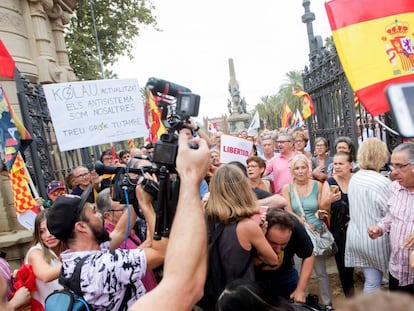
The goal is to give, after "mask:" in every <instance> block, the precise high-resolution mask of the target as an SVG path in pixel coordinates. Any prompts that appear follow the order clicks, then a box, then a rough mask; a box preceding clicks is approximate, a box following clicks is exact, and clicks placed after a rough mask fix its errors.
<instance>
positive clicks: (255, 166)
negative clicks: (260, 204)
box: [246, 156, 272, 192]
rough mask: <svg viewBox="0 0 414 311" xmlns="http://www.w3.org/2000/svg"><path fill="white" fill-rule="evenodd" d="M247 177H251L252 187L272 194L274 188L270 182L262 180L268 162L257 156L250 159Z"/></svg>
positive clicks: (248, 160) (247, 162)
mask: <svg viewBox="0 0 414 311" xmlns="http://www.w3.org/2000/svg"><path fill="white" fill-rule="evenodd" d="M246 164H247V177H249V182H250V187H251V188H253V189H255V188H259V189H262V190H264V191H267V192H271V191H272V190H271V189H272V187H271V184H270V181H269V180H267V179H262V176H263V173H264V171H265V170H266V162H265V161H264V160H263V159H262V158H261V157H257V156H253V157H249V158H248V159H247V160H246Z"/></svg>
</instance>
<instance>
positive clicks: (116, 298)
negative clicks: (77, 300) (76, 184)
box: [47, 186, 167, 310]
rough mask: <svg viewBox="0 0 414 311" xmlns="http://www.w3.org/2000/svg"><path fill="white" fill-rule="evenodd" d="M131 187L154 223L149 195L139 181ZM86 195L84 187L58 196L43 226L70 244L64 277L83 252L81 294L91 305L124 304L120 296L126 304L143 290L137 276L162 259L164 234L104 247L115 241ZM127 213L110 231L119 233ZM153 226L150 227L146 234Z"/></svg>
mask: <svg viewBox="0 0 414 311" xmlns="http://www.w3.org/2000/svg"><path fill="white" fill-rule="evenodd" d="M88 190H89V191H90V190H91V187H90V188H89V189H88ZM136 192H137V198H138V201H139V205H140V207H141V209H142V210H143V212H144V215H145V218H146V220H147V222H148V227H149V229H153V228H154V225H155V213H154V210H153V208H152V205H151V201H152V197H151V196H150V195H149V194H147V193H146V192H144V191H143V190H142V188H141V187H140V186H138V187H137V189H136ZM88 196H89V193H88V191H84V193H82V196H81V197H79V196H76V195H63V196H60V197H58V198H57V200H56V201H55V203H54V204H53V205H52V207H51V208H50V209H49V212H48V214H47V226H48V229H49V230H50V232H51V233H52V234H53V235H54V236H55V237H56V238H58V239H59V240H62V241H64V242H66V243H67V245H68V247H69V250H67V251H65V252H63V253H62V254H61V258H62V262H63V266H62V269H63V276H64V277H65V278H68V279H69V278H70V277H71V276H72V274H73V273H74V270H75V267H76V265H77V263H78V262H79V261H80V260H81V259H82V258H85V257H86V259H85V261H84V262H83V263H82V269H81V277H80V288H81V291H82V296H83V297H84V298H85V300H86V301H87V302H88V303H89V304H90V305H91V307H92V308H93V309H94V310H124V309H125V310H126V305H125V304H123V303H122V301H123V300H124V297H126V298H125V299H126V301H127V305H131V304H132V303H133V302H134V301H135V300H137V299H138V298H140V297H141V296H142V295H144V294H145V292H146V291H145V288H144V286H143V284H142V282H141V279H142V278H143V277H144V276H145V273H146V271H147V269H154V268H156V267H157V266H159V265H161V264H162V263H163V260H164V256H165V250H166V245H167V243H166V240H167V239H166V238H162V239H161V240H160V241H155V240H154V241H152V243H151V247H150V248H145V249H132V250H121V249H115V250H112V251H111V250H109V249H108V247H111V248H112V249H114V248H116V245H110V244H109V243H108V242H109V241H110V236H109V234H108V232H107V231H106V229H105V228H104V222H103V217H102V214H101V213H100V212H99V211H98V210H97V208H96V206H95V204H93V203H90V202H88V201H87V198H88ZM131 210H132V208H131ZM127 216H128V215H127V213H125V217H123V219H122V218H121V219H120V221H119V226H120V228H118V227H117V229H118V230H115V231H114V232H117V233H118V236H119V233H120V232H121V231H122V230H123V229H124V227H126V222H127V220H126V219H127ZM124 231H126V229H124ZM152 232H153V231H151V230H150V235H149V236H152ZM114 240H117V241H119V239H114ZM105 242H106V243H105ZM118 244H119V243H118ZM105 248H106V249H105ZM121 306H124V307H121Z"/></svg>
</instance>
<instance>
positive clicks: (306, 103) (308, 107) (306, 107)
mask: <svg viewBox="0 0 414 311" xmlns="http://www.w3.org/2000/svg"><path fill="white" fill-rule="evenodd" d="M292 95H294V96H298V97H301V98H302V118H303V120H306V119H307V118H309V117H310V116H311V115H313V114H314V113H315V109H314V106H313V101H312V98H311V97H310V95H309V94H308V93H306V92H304V91H301V90H296V91H294V92H293V93H292Z"/></svg>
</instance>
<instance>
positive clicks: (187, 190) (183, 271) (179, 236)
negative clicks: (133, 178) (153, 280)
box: [47, 134, 210, 311]
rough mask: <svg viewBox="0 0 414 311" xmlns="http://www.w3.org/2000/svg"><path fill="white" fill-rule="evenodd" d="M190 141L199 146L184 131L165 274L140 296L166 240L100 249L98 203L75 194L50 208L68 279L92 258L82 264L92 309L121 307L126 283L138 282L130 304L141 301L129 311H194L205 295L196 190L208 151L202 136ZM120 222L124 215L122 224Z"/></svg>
mask: <svg viewBox="0 0 414 311" xmlns="http://www.w3.org/2000/svg"><path fill="white" fill-rule="evenodd" d="M191 140H192V141H193V142H194V143H196V144H197V145H198V149H192V148H190V147H189V146H188V141H189V139H188V138H187V137H186V136H185V135H184V134H181V135H180V137H179V149H178V155H177V160H176V163H177V171H178V173H179V174H180V177H181V187H180V195H179V200H178V204H177V210H176V214H175V219H174V223H173V226H172V230H171V234H170V241H169V247H168V251H167V254H166V260H165V265H164V277H163V280H162V281H161V283H160V284H159V285H158V286H157V287H156V288H155V289H153V290H152V291H151V292H150V293H148V294H147V295H145V296H144V297H143V298H141V299H139V300H137V299H138V298H140V297H141V296H142V295H143V294H144V293H145V290H144V288H143V286H142V283H141V281H140V280H139V279H140V278H142V276H143V275H144V274H145V271H146V270H147V269H152V268H153V267H155V266H156V265H159V264H160V258H161V257H162V255H163V246H164V245H165V241H164V240H165V239H162V240H161V241H152V246H151V248H150V249H144V250H120V249H117V250H115V251H113V252H110V251H102V250H100V246H99V243H100V242H102V241H105V240H107V239H108V236H107V235H106V234H105V232H106V231H105V229H104V226H103V218H102V216H101V215H100V214H97V212H96V208H95V207H94V205H92V204H90V203H85V200H84V199H82V198H79V197H76V196H72V197H70V196H63V197H61V198H59V199H58V201H57V202H56V203H55V204H54V205H53V206H52V208H51V209H50V210H49V213H48V218H47V224H48V228H49V231H50V232H51V233H52V234H53V235H55V236H56V237H57V238H59V239H64V240H66V241H67V242H68V246H69V248H70V250H68V251H66V252H63V253H62V255H61V256H62V261H63V269H64V275H65V277H69V276H70V275H71V274H72V273H73V270H74V266H75V265H76V262H78V261H79V260H80V259H81V258H82V257H84V256H86V255H88V257H89V258H87V259H86V261H85V263H84V264H83V266H82V271H81V281H80V288H81V290H82V294H83V297H84V298H85V299H86V300H87V301H88V303H89V304H90V305H91V306H92V307H93V308H94V310H114V311H115V310H119V309H120V308H119V307H120V305H121V301H122V299H123V297H124V293H125V288H126V287H127V285H128V284H131V285H132V286H134V290H133V291H132V297H131V299H129V301H128V306H131V304H132V302H133V301H135V300H137V301H136V302H135V303H134V305H133V306H132V308H131V310H190V309H191V307H192V306H194V304H195V303H196V302H197V301H198V300H199V299H200V298H201V296H202V293H203V288H204V282H205V278H206V269H207V231H206V225H205V220H204V212H203V210H202V208H201V201H200V199H199V197H198V188H199V185H200V182H201V180H202V179H203V178H204V176H205V174H206V173H207V170H208V168H209V166H210V162H209V155H210V153H209V148H208V145H207V143H206V142H205V141H204V140H200V139H191ZM136 190H137V191H136V192H137V197H138V201H139V204H140V207H141V208H142V209H143V212H144V215H145V217H146V219H147V222H148V225H149V228H150V229H151V228H154V227H153V224H154V222H155V219H154V218H155V215H154V213H153V212H152V213H151V211H152V206H151V200H152V198H151V196H150V195H149V194H147V193H146V192H144V191H143V189H142V188H141V187H140V186H138V187H137V189H136ZM70 208H72V212H70ZM68 210H69V211H68ZM124 215H127V213H124ZM121 221H122V218H121V220H120V221H119V222H118V224H119V223H121ZM125 230H126V229H125ZM150 233H151V232H150ZM149 236H152V234H150V235H149Z"/></svg>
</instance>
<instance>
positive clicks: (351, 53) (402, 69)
mask: <svg viewBox="0 0 414 311" xmlns="http://www.w3.org/2000/svg"><path fill="white" fill-rule="evenodd" d="M325 8H326V11H327V14H328V19H329V23H330V26H331V29H332V35H333V38H334V42H335V45H336V49H337V51H338V55H339V59H340V60H341V64H342V67H343V69H344V71H345V74H346V76H347V78H348V80H349V83H350V84H351V87H352V88H353V90H354V91H355V93H356V96H358V97H359V99H360V100H361V102H362V104H363V105H364V107H365V108H366V110H368V112H369V113H370V114H372V115H373V116H376V115H379V114H382V113H384V112H387V111H389V105H388V101H387V98H386V95H385V89H386V87H387V86H388V85H389V84H391V83H393V84H394V83H402V82H407V81H413V80H414V50H413V43H414V1H413V0H392V1H377V0H332V1H329V2H326V3H325Z"/></svg>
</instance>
